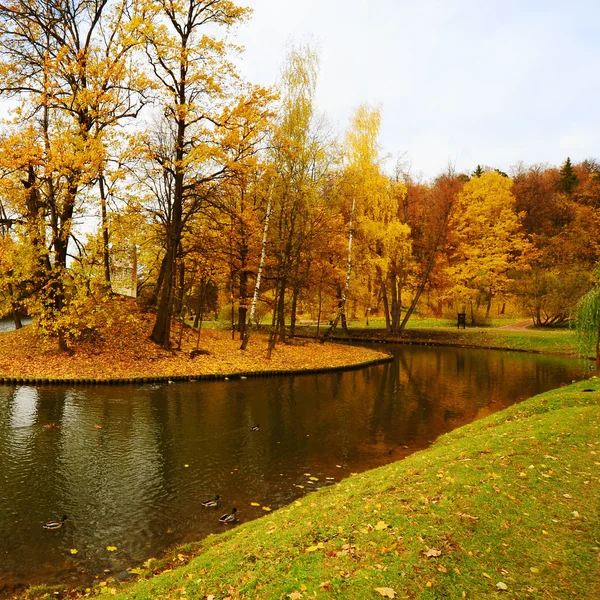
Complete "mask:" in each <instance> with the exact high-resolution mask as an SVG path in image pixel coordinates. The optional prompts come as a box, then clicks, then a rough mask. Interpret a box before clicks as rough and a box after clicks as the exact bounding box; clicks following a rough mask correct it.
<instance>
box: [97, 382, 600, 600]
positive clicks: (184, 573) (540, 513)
mask: <svg viewBox="0 0 600 600" xmlns="http://www.w3.org/2000/svg"><path fill="white" fill-rule="evenodd" d="M586 388H594V389H597V390H599V391H596V392H594V393H589V392H583V390H584V389H586ZM599 477H600V380H597V379H593V380H591V381H589V382H583V383H578V384H575V385H572V386H569V387H568V388H562V389H559V390H554V391H552V392H548V393H546V394H542V395H540V396H537V397H535V398H533V399H530V400H527V401H525V402H523V403H521V404H519V405H516V406H513V407H511V408H509V409H507V410H504V411H502V412H500V413H497V414H495V415H492V416H490V417H488V418H486V419H483V420H481V421H478V422H475V423H473V424H471V425H468V426H466V427H463V428H461V429H459V430H456V431H454V432H452V433H450V434H447V435H445V436H443V437H442V438H440V439H439V440H438V441H437V442H436V443H435V444H434V446H433V447H432V448H430V449H428V450H426V451H423V452H419V453H417V454H414V455H412V456H410V457H409V458H407V459H405V460H403V461H401V462H397V463H394V464H391V465H388V466H386V467H382V468H379V469H376V470H373V471H370V472H367V473H363V474H361V475H356V476H353V477H350V478H349V479H347V480H345V481H343V482H341V483H340V484H339V485H336V486H333V487H327V488H323V489H322V490H320V491H318V492H316V493H313V494H310V495H308V496H307V497H305V498H304V499H303V500H301V501H298V502H296V503H295V504H293V505H291V506H289V507H286V508H283V509H281V510H279V511H276V512H275V513H273V514H270V515H268V516H265V517H263V518H262V519H259V520H257V521H253V522H250V523H246V524H244V525H241V526H239V527H236V528H235V529H233V530H231V531H229V532H227V533H226V534H224V535H221V536H211V537H209V538H207V539H206V540H204V541H203V542H200V543H199V544H197V545H193V546H189V547H187V548H182V549H180V550H179V551H178V553H175V554H174V555H173V556H172V561H171V559H169V558H167V559H165V560H163V562H162V565H161V568H163V569H164V568H167V567H169V566H171V565H173V567H174V568H173V570H172V571H170V572H165V573H163V574H162V575H159V576H157V577H154V578H151V579H148V580H143V581H140V582H139V583H137V584H135V585H133V586H132V587H130V588H129V589H128V590H127V592H126V593H124V594H123V595H122V596H120V597H123V598H125V597H126V598H159V597H180V596H183V595H185V596H186V597H188V598H189V597H194V598H204V597H207V596H210V595H211V594H213V595H214V597H215V598H224V597H227V596H230V597H231V598H269V599H270V598H285V597H290V598H300V597H303V598H309V597H314V594H315V593H316V594H317V597H319V598H353V599H361V598H377V597H381V596H380V595H379V594H378V593H377V592H375V591H374V590H375V588H377V587H390V588H392V589H394V590H395V592H396V594H397V596H396V597H397V598H424V599H425V598H430V599H434V598H435V599H440V598H461V597H463V592H464V595H465V596H464V597H467V598H488V597H495V596H496V594H499V593H501V592H499V591H498V590H497V587H496V586H497V583H499V582H502V583H503V584H506V586H507V588H508V591H507V592H506V593H505V595H506V597H509V598H565V599H566V598H569V599H571V598H578V599H585V598H590V599H591V598H599V597H600V570H599V566H598V565H599V557H600V555H599V546H600V534H599V531H600V520H599V509H600V503H599V501H598V498H599V495H600V489H599V488H600V485H599ZM240 512H241V513H242V514H243V512H244V511H243V507H240ZM429 549H433V550H435V551H439V552H440V553H441V554H440V555H439V556H431V557H427V556H426V553H427V551H428V550H429ZM196 553H197V554H198V555H197V556H196V558H193V559H192V560H190V562H189V563H187V564H185V565H183V566H180V567H179V568H175V566H176V565H177V564H178V563H179V564H182V563H180V562H179V561H181V560H187V558H188V555H192V554H196ZM436 553H437V552H433V554H436ZM156 564H157V565H158V563H156ZM110 585H111V584H109V586H108V587H110ZM104 589H105V591H112V592H113V593H114V591H113V590H108V589H107V588H104ZM295 592H297V594H295ZM298 594H302V596H300V595H298ZM288 595H289V596H288Z"/></svg>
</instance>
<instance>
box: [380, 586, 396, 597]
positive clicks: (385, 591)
mask: <svg viewBox="0 0 600 600" xmlns="http://www.w3.org/2000/svg"><path fill="white" fill-rule="evenodd" d="M375 591H376V592H377V593H378V594H381V595H382V596H383V597H384V598H395V597H396V592H395V591H394V590H393V589H392V588H389V587H380V588H375Z"/></svg>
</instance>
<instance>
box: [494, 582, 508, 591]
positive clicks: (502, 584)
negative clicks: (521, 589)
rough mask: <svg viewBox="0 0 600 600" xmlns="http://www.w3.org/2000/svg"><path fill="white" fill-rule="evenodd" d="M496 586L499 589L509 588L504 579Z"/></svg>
mask: <svg viewBox="0 0 600 600" xmlns="http://www.w3.org/2000/svg"><path fill="white" fill-rule="evenodd" d="M496 587H497V588H498V589H499V590H507V589H508V586H507V585H506V584H505V583H504V582H503V581H499V582H498V583H497V584H496Z"/></svg>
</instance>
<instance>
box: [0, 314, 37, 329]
mask: <svg viewBox="0 0 600 600" xmlns="http://www.w3.org/2000/svg"><path fill="white" fill-rule="evenodd" d="M21 323H22V324H23V325H29V323H31V318H30V317H21ZM14 328H15V322H14V321H13V320H12V318H11V317H4V318H3V319H0V331H13V330H14Z"/></svg>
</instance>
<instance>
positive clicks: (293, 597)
mask: <svg viewBox="0 0 600 600" xmlns="http://www.w3.org/2000/svg"><path fill="white" fill-rule="evenodd" d="M302 597H303V596H302V594H301V593H300V592H292V593H291V594H288V595H287V598H289V599H290V600H300V598H302Z"/></svg>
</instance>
